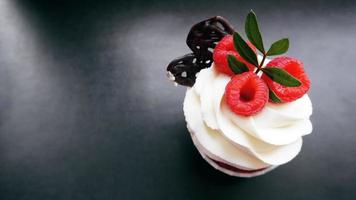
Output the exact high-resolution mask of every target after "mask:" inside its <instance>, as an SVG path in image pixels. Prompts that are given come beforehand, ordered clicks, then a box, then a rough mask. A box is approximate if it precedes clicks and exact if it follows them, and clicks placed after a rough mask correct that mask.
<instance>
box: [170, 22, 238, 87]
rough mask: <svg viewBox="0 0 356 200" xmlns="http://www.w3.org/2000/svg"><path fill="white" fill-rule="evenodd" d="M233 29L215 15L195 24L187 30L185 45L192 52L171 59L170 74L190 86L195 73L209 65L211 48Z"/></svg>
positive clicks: (193, 81) (211, 56) (211, 59)
mask: <svg viewBox="0 0 356 200" xmlns="http://www.w3.org/2000/svg"><path fill="white" fill-rule="evenodd" d="M233 32H234V29H233V28H232V26H231V25H230V24H229V23H228V21H227V20H226V19H225V18H223V17H221V16H215V17H212V18H210V19H206V20H204V21H201V22H199V23H197V24H195V25H194V26H193V27H192V28H191V29H190V31H189V33H188V37H187V41H186V43H187V45H188V47H189V48H190V49H191V50H192V52H193V53H189V54H186V55H184V56H181V57H179V58H176V59H174V60H173V61H171V62H170V63H169V65H168V67H167V71H168V73H169V74H170V76H173V77H174V81H175V82H176V83H178V84H180V85H184V86H189V87H192V86H193V85H194V83H195V79H196V74H197V73H198V72H199V71H200V70H202V69H204V68H208V67H210V66H211V64H212V63H213V50H214V48H215V46H216V44H217V43H218V42H219V41H220V40H221V39H222V38H223V37H224V36H225V35H227V34H232V33H233Z"/></svg>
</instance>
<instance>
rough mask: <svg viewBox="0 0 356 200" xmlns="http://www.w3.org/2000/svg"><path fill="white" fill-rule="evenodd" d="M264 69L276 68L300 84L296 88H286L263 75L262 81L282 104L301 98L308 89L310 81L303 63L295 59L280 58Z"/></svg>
mask: <svg viewBox="0 0 356 200" xmlns="http://www.w3.org/2000/svg"><path fill="white" fill-rule="evenodd" d="M266 67H278V68H281V69H284V70H286V71H287V72H288V73H290V74H291V75H293V76H294V77H295V78H297V79H298V80H299V81H300V82H301V83H302V84H301V85H300V86H298V87H286V86H283V85H280V84H279V83H276V82H274V81H273V80H271V79H270V78H269V77H268V76H267V75H265V74H263V75H262V79H263V80H264V81H265V82H266V83H267V85H268V87H269V88H270V89H271V90H272V91H273V92H274V93H275V94H276V95H277V96H278V97H279V99H280V100H281V101H282V102H291V101H294V100H296V99H299V98H300V97H302V96H303V95H304V94H305V93H307V92H308V90H309V88H310V80H309V78H308V76H307V74H306V72H305V71H304V68H303V63H302V62H301V61H299V60H297V59H295V58H291V57H287V56H281V57H277V58H275V59H273V60H271V61H270V62H269V63H268V64H267V65H266Z"/></svg>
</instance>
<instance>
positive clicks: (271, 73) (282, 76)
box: [227, 10, 301, 103]
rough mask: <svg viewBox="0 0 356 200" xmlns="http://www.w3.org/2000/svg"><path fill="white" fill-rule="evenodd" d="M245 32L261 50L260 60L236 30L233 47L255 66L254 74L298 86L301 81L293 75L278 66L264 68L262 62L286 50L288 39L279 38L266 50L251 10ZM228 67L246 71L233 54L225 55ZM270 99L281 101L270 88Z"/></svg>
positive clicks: (237, 71)
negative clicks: (259, 73) (259, 60)
mask: <svg viewBox="0 0 356 200" xmlns="http://www.w3.org/2000/svg"><path fill="white" fill-rule="evenodd" d="M245 32H246V36H247V38H248V40H249V41H250V42H251V43H252V44H253V45H254V46H255V47H256V48H257V49H258V50H259V51H260V52H261V54H262V56H263V57H262V60H261V62H260V63H258V60H257V56H256V53H255V52H254V51H253V50H252V48H251V47H250V46H249V45H248V44H247V42H246V41H245V40H244V39H243V38H242V37H241V35H240V34H239V33H238V32H234V33H233V39H234V47H235V49H236V51H237V52H238V53H239V54H240V55H241V57H242V58H244V59H245V60H246V61H247V62H248V63H250V64H252V65H253V66H255V67H256V68H257V70H256V72H255V73H256V74H257V73H258V72H259V71H262V72H263V73H264V74H266V75H267V76H268V77H269V78H271V79H272V80H273V81H274V82H276V83H279V84H281V85H283V86H286V87H298V86H300V85H301V82H300V81H299V80H298V79H297V78H295V77H294V76H293V75H291V74H290V73H288V72H287V71H285V70H284V69H281V68H278V67H268V68H264V67H263V64H264V62H265V60H266V57H267V56H276V55H281V54H284V53H285V52H287V51H288V48H289V40H288V38H283V39H280V40H278V41H276V42H274V43H273V44H272V45H271V47H270V48H269V49H268V50H267V51H266V50H265V48H264V45H263V40H262V35H261V32H260V30H259V27H258V22H257V17H256V14H255V13H254V12H253V11H252V10H251V11H250V12H249V13H248V15H247V17H246V21H245ZM227 60H228V63H229V67H230V69H231V70H232V71H233V72H234V73H235V74H240V73H243V72H246V71H248V68H247V66H246V65H245V64H244V63H242V62H240V61H238V60H237V59H236V58H235V57H234V56H232V55H228V57H227ZM269 96H270V99H271V100H272V101H274V102H277V103H278V102H281V100H280V99H279V98H278V96H277V95H276V94H275V93H274V92H273V91H272V90H271V89H270V92H269Z"/></svg>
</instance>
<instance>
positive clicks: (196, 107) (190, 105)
mask: <svg viewBox="0 0 356 200" xmlns="http://www.w3.org/2000/svg"><path fill="white" fill-rule="evenodd" d="M229 81H230V77H229V76H227V75H225V74H222V73H218V72H217V71H216V70H215V67H214V66H213V67H210V68H207V69H203V70H201V71H200V72H199V74H198V76H197V79H196V83H195V85H194V87H192V88H188V90H187V93H186V97H185V100H184V114H185V117H186V121H187V126H188V129H189V130H190V132H191V134H192V138H193V141H194V144H195V145H196V146H197V148H198V149H199V150H200V152H202V153H203V154H206V155H207V156H208V157H210V158H211V159H214V160H217V161H220V162H224V163H227V164H229V165H231V166H234V167H237V168H240V169H245V170H256V169H262V168H268V167H272V166H277V165H281V164H284V163H286V162H288V161H290V160H291V159H293V158H294V157H295V156H296V155H297V154H298V153H299V151H300V149H301V146H302V138H301V137H302V136H303V135H307V134H309V133H311V131H312V124H311V122H310V120H309V117H310V115H311V114H312V104H311V101H310V99H309V97H308V95H307V94H306V95H304V96H303V97H302V98H300V99H298V100H296V101H294V102H291V103H284V104H273V103H267V105H266V106H265V108H263V110H262V111H261V112H259V113H258V114H256V115H254V116H248V117H244V116H240V115H237V114H235V113H233V112H232V111H231V110H230V108H229V107H228V106H227V105H226V103H225V101H224V98H223V96H224V92H225V86H226V85H227V83H228V82H229Z"/></svg>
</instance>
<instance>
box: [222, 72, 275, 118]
mask: <svg viewBox="0 0 356 200" xmlns="http://www.w3.org/2000/svg"><path fill="white" fill-rule="evenodd" d="M225 100H226V103H227V105H229V107H230V109H231V110H232V111H233V112H234V113H236V114H239V115H245V116H249V115H254V114H256V113H258V112H259V111H261V110H262V108H263V107H264V106H265V105H266V103H267V102H268V87H267V85H266V83H265V82H264V81H263V80H262V79H260V78H259V77H258V76H257V75H256V74H255V73H253V72H245V73H242V74H238V75H235V76H234V77H233V78H232V79H231V80H230V82H229V83H228V84H227V85H226V88H225Z"/></svg>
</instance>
